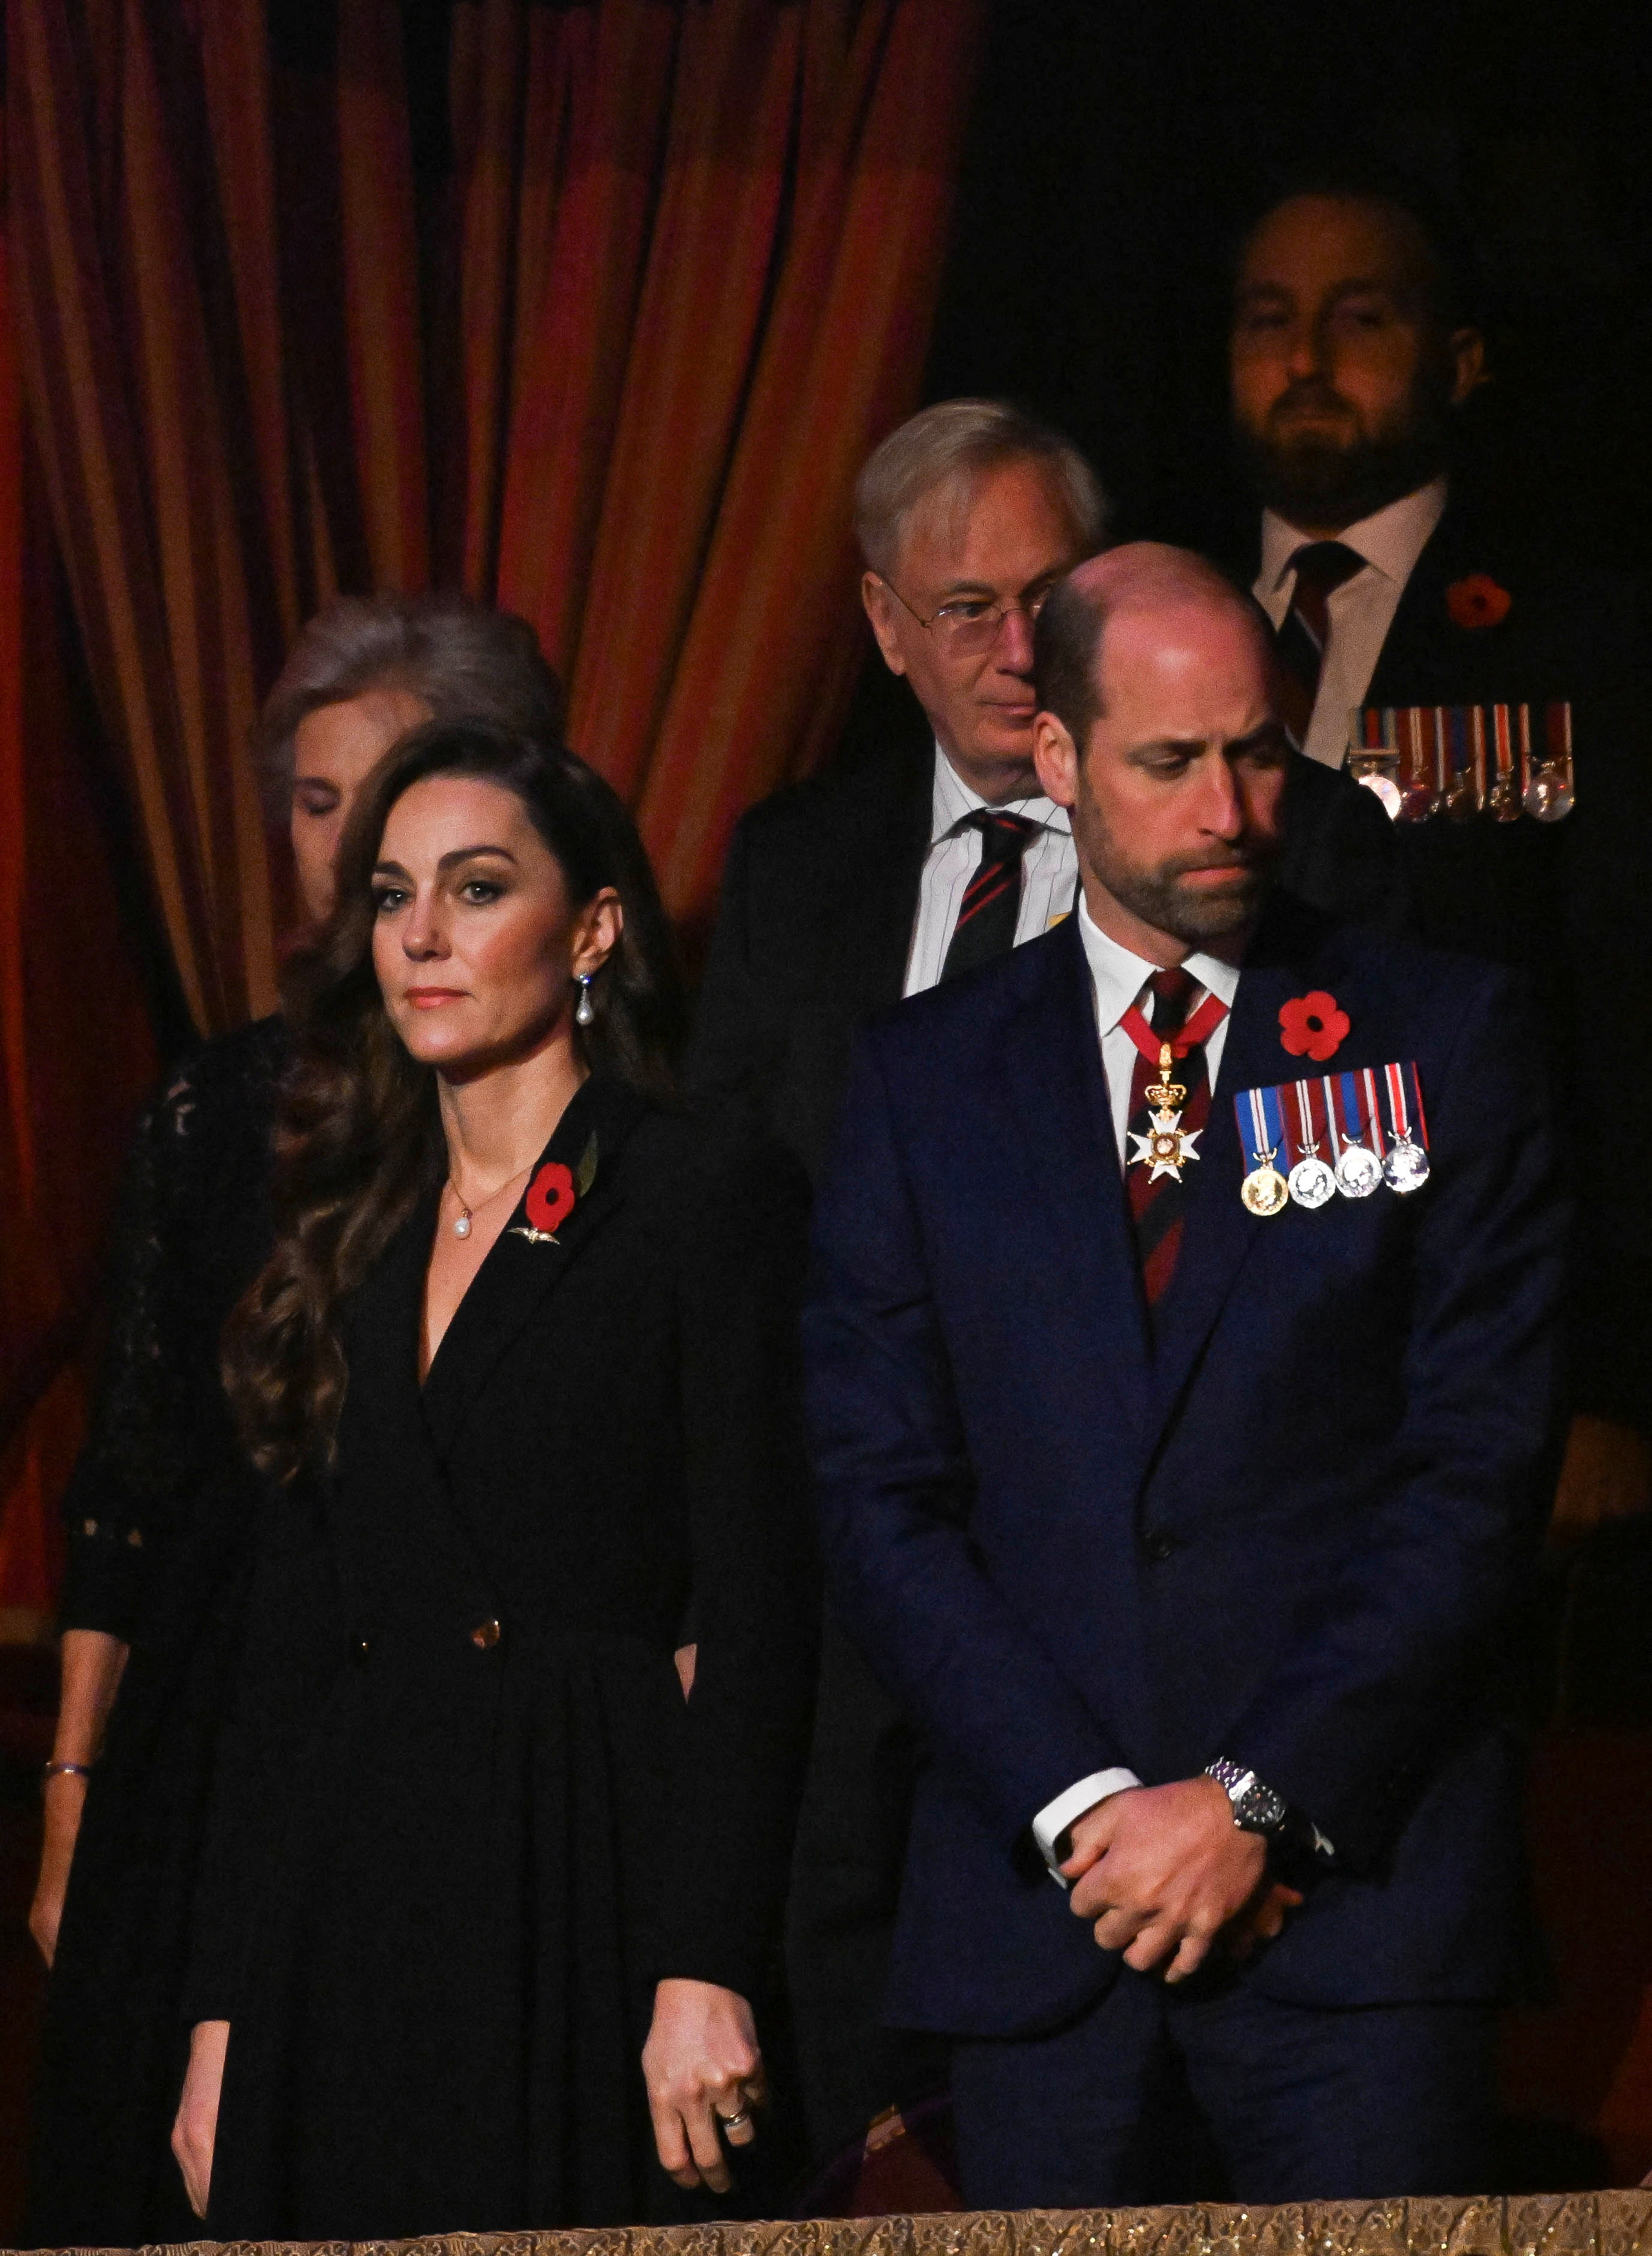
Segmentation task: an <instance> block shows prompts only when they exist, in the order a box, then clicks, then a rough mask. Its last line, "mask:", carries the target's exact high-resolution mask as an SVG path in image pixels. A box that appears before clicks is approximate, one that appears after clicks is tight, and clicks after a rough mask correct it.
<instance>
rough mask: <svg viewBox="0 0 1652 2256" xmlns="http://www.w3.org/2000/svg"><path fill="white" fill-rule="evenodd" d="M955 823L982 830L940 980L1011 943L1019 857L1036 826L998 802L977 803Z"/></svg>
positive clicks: (1018, 902)
mask: <svg viewBox="0 0 1652 2256" xmlns="http://www.w3.org/2000/svg"><path fill="white" fill-rule="evenodd" d="M958 827H959V828H960V830H962V829H966V828H968V829H972V830H979V831H980V833H981V866H980V867H979V868H978V869H977V870H976V871H975V874H974V877H973V878H971V879H970V881H969V883H968V885H967V886H966V887H965V888H964V898H963V899H962V900H961V901H960V904H959V908H958V922H957V923H956V924H955V925H954V926H953V936H952V938H951V940H950V941H948V942H947V944H946V962H944V963H943V964H942V966H941V977H942V979H943V980H946V979H956V978H957V976H958V975H959V973H960V971H973V970H974V969H975V967H976V965H977V964H980V963H990V962H992V960H993V958H994V957H995V955H1009V951H1010V949H1011V948H1013V947H1014V946H1015V944H1016V920H1018V918H1019V917H1020V914H1021V862H1022V857H1023V855H1024V854H1025V852H1026V850H1027V845H1028V842H1029V840H1030V839H1032V838H1034V837H1036V836H1037V831H1038V828H1039V826H1038V825H1037V823H1036V822H1029V821H1028V820H1027V819H1026V817H1025V816H1024V815H1022V814H1005V812H1004V811H1003V809H1002V807H977V808H976V809H975V812H974V814H967V815H966V816H965V817H964V820H963V821H962V822H960V824H959V826H958Z"/></svg>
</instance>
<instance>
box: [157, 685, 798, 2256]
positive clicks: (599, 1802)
mask: <svg viewBox="0 0 1652 2256" xmlns="http://www.w3.org/2000/svg"><path fill="white" fill-rule="evenodd" d="M289 997H290V1015H291V1018H292V1025H293V1028H294V1038H295V1041H296V1045H297V1057H296V1061H295V1065H294V1068H293V1070H292V1073H291V1075H290V1076H289V1079H288V1082H287V1084H286V1089H285V1096H284V1101H283V1107H282V1112H281V1117H280V1124H279V1128H278V1147H277V1148H278V1163H277V1171H276V1212H277V1223H278V1228H277V1243H276V1250H275V1252H274V1255H273V1256H272V1258H271V1261H270V1262H269V1264H268V1265H267V1266H266V1267H265V1269H264V1272H263V1273H262V1275H261V1276H260V1278H259V1279H258V1281H257V1284H256V1286H255V1287H253V1289H252V1291H251V1292H250V1294H248V1296H247V1298H246V1299H245V1300H244V1301H243V1303H242V1305H241V1307H240V1308H239V1310H238V1311H237V1313H236V1315H235V1319H234V1322H233V1323H232V1325H231V1328H230V1331H229V1333H228V1339H227V1346H226V1372H227V1377H228V1384H229V1388H230V1392H231V1395H232V1397H233V1399H234V1400H235V1405H236V1407H237V1410H238V1413H239V1415H240V1418H241V1421H242V1424H243V1430H244V1432H245V1434H246V1435H247V1438H248V1442H249V1443H250V1448H251V1449H252V1452H253V1455H254V1456H255V1457H256V1459H257V1462H258V1463H259V1464H260V1465H261V1466H262V1468H263V1469H264V1472H265V1474H266V1475H267V1477H268V1478H269V1479H270V1481H271V1488H272V1494H271V1502H270V1505H269V1506H268V1510H267V1528H266V1536H265V1540H264V1548H263V1553H262V1556H261V1562H260V1567H259V1572H258V1578H257V1588H256V1591H255V1597H254V1602H253V1611H252V1622H251V1627H250V1636H249V1643H248V1651H247V1654H246V1660H245V1664H244V1667H243V1677H242V1681H241V1686H240V1691H239V1696H238V1701H237V1707H236V1712H235V1717H234V1718H233V1720H232V1723H231V1725H230V1727H229V1731H228V1744H227V1748H226V1760H225V1764H224V1766H223V1770H222V1773H221V1798H220V1810H219V1822H218V1826H217V1829H216V1832H215V1836H214V1844H213V1846H212V1849H211V1851H210V1853H209V1857H208V1868H207V1881H206V1884H205V1887H204V1891H203V1907H202V1919H201V1935H200V1944H199V1949H198V1956H197V1964H196V1970H195V1977H194V1979H193V1984H192V1997H191V2001H190V2006H189V2014H190V2019H191V2020H192V2021H193V2023H194V2024H195V2027H194V2033H193V2051H192V2061H191V2068H190V2072H189V2076H188V2078H187V2080H186V2086H185V2092H184V2098H183V2104H182V2105H181V2107H180V2110H179V2120H178V2126H177V2131H176V2133H175V2138H174V2144H175V2147H176V2149H177V2152H178V2154H179V2161H180V2162H181V2163H182V2166H183V2168H184V2173H185V2178H186V2183H187V2184H188V2186H189V2189H190V2192H191V2196H192V2198H193V2200H194V2202H195V2203H196V2205H197V2207H198V2208H199V2209H200V2210H202V2212H203V2213H204V2214H206V2215H207V2218H208V2222H209V2225H210V2228H211V2230H212V2231H214V2234H215V2235H217V2236H219V2237H235V2238H242V2237H245V2238H327V2239H332V2238H386V2237H397V2236H405V2235H411V2234H418V2233H429V2232H439V2231H450V2230H453V2229H458V2228H465V2229H469V2230H510V2229H516V2228H524V2227H528V2226H546V2225H556V2224H609V2223H621V2222H625V2221H629V2220H642V2219H645V2218H648V2217H662V2216H669V2215H673V2214H675V2215H682V2214H690V2213H693V2210H692V2201H691V2200H690V2198H689V2196H690V2195H691V2193H692V2189H695V2188H697V2187H699V2188H702V2189H704V2188H709V2189H711V2190H712V2191H713V2192H714V2193H722V2192H725V2191H726V2190H727V2189H728V2183H729V2168H728V2149H733V2150H735V2152H736V2153H738V2150H739V2149H740V2148H741V2147H743V2146H745V2145H746V2144H748V2143H749V2140H751V2138H752V2136H753V2135H754V2131H755V2127H756V2126H755V2124H754V2119H753V2109H754V2107H755V2106H756V2104H758V2103H759V2101H760V2100H761V2098H762V2097H763V2060H762V2050H761V2042H760V2038H759V2033H758V2028H757V2023H756V2006H757V2005H758V2004H759V2002H760V2000H761V1996H762V1992H763V1987H764V1969H765V1966H766V1964H767V1963H768V1962H769V1960H770V1956H771V1955H772V1950H773V1946H774V1941H775V1936H776V1934H777V1921H778V1916H779V1909H780V1900H781V1895H782V1892H783V1888H784V1872H785V1865H786V1857H787V1850H788V1846H789V1840H790V1831H791V1815H792V1806H793V1799H794V1795H795V1791H796V1785H797V1776H798V1766H799V1763H800V1759H801V1754H802V1750H803V1742H804V1737H805V1731H806V1724H807V1708H808V1697H809V1683H810V1674H809V1672H810V1646H811V1642H812V1638H811V1625H812V1615H813V1603H812V1572H811V1566H810V1548H809V1542H808V1538H807V1533H806V1512H807V1505H806V1497H805V1479H804V1473H803V1463H802V1450H801V1443H800V1440H799V1429H798V1391H797V1379H796V1371H795V1361H796V1345H795V1333H796V1327H795V1322H794V1321H793V1302H794V1297H795V1294H796V1290H797V1286H798V1266H799V1242H800V1237H801V1227H802V1205H803V1196H802V1191H801V1187H800V1182H799V1179H798V1176H797V1175H796V1174H795V1172H794V1170H793V1168H792V1167H791V1163H790V1162H789V1161H788V1160H785V1159H784V1158H783V1157H782V1155H781V1154H779V1153H778V1152H777V1151H776V1150H775V1149H774V1148H773V1147H770V1146H764V1145H762V1144H759V1143H757V1142H756V1141H753V1140H750V1139H744V1138H741V1139H735V1138H733V1137H731V1136H730V1135H729V1134H728V1133H718V1132H712V1131H710V1130H707V1129H706V1128H703V1127H701V1126H699V1124H696V1123H694V1122H692V1121H691V1120H690V1119H689V1118H687V1117H685V1116H684V1115H682V1114H680V1113H678V1111H677V1110H675V1109H674V1108H673V1107H672V1106H671V1103H670V1102H669V1088H670V1074H669V1051H670V1045H671V1037H672V1035H673V1034H674V1032H675V1025H676V1018H677V1009H676V989H675V983H674V977H673V975H672V971H671V953H670V945H669V934H668V932H667V929H666V927H665V923H664V917H663V914H662V912H661V910H660V907H659V903H658V900H657V896H656V894H655V892H654V888H653V885H652V881H651V878H650V875H649V871H648V868H647V864H646V861H645V859H644V858H643V853H642V850H641V847H640V845H639V844H638V842H637V841H636V833H635V831H634V830H633V829H632V828H631V826H630V824H629V820H628V819H627V818H626V816H625V815H624V814H623V812H622V809H621V807H620V806H619V803H618V801H617V800H615V798H614V796H613V794H612V793H611V792H609V791H608V788H607V786H604V785H603V784H602V783H601V781H600V780H599V779H597V778H596V777H595V776H594V774H593V773H592V772H591V771H590V770H588V769H587V768H586V767H584V766H583V765H581V764H580V762H579V761H577V760H575V759H574V758H573V757H572V756H571V755H570V754H568V753H566V752H565V751H559V750H556V749H553V748H551V747H547V746H544V745H540V744H533V743H531V742H528V741H525V740H523V739H520V738H517V737H510V736H507V735H503V734H501V733H500V732H498V731H496V730H488V729H485V728H476V727H467V726H459V727H448V726H443V725H440V724H437V725H432V726H430V727H426V728H425V729H423V730H418V731H416V732H415V733H414V734H413V735H412V736H411V737H408V738H406V739H405V740H404V743H403V744H401V745H400V746H399V747H398V748H397V750H396V751H394V752H393V753H392V754H391V755H390V757H389V758H388V759H387V761H386V762H385V763H384V765H383V766H382V768H381V769H380V770H379V771H378V772H376V775H375V777H374V778H373V779H372V781H371V783H370V785H369V787H368V789H367V790H366V791H365V792H364V793H363V795H362V800H361V802H360V804H359V805H358V807H357V808H356V810H355V814H354V815H353V816H352V819H351V824H350V828H349V830H348V833H347V835H346V839H345V842H344V844H343V847H342V849H341V857H340V863H339V871H338V904H337V907H336V909H335V911H334V915H333V917H332V919H331V920H330V921H329V923H328V924H327V927H326V928H325V930H324V931H323V933H322V934H321V935H320V939H319V941H318V942H317V944H316V946H315V948H313V950H311V951H310V952H309V953H308V954H307V955H306V956H305V957H304V958H302V959H301V960H300V961H299V962H298V963H297V964H296V965H295V967H294V969H293V971H292V977H291V982H290V988H289ZM691 1618H692V1623H693V1638H694V1646H695V1651H694V1653H693V1655H692V1664H693V1665H692V1672H691V1671H690V1670H689V1669H687V1668H686V1667H684V1666H683V1661H684V1660H685V1659H687V1658H689V1656H682V1657H681V1658H680V1659H679V1658H678V1656H679V1653H680V1649H681V1648H682V1647H683V1646H684V1643H685V1635H686V1632H685V1623H687V1622H688V1621H689V1620H690V1619H691ZM685 1681H687V1682H688V1684H689V1686H690V1688H687V1689H686V1691H685ZM720 2118H721V2120H720ZM673 2181H674V2182H675V2183H674V2184H673ZM700 2199H701V2200H702V2202H703V2200H704V2194H703V2193H702V2194H701V2196H700ZM685 2204H686V2206H685ZM701 2213H703V2210H702V2212H701Z"/></svg>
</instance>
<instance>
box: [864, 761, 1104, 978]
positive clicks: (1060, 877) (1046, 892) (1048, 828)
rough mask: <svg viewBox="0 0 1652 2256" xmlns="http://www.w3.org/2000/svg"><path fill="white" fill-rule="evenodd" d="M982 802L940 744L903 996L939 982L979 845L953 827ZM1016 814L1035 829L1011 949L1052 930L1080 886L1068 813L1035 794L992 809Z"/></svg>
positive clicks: (971, 832)
mask: <svg viewBox="0 0 1652 2256" xmlns="http://www.w3.org/2000/svg"><path fill="white" fill-rule="evenodd" d="M986 805H987V801H986V800H984V799H983V798H982V797H981V793H979V792H976V791H972V790H971V789H970V787H969V786H968V785H967V783H966V782H965V781H964V779H963V778H962V777H961V776H960V774H959V772H958V771H957V769H956V768H954V767H953V764H952V762H951V761H950V760H949V759H948V758H947V757H946V753H945V752H944V751H942V750H941V748H940V746H939V745H938V744H937V745H936V747H935V788H934V796H933V800H932V801H931V809H932V811H931V819H930V833H929V839H930V844H929V853H928V855H927V856H926V857H925V858H924V874H923V877H922V878H920V880H919V882H918V888H917V922H916V923H915V924H914V925H913V927H912V945H911V948H910V951H909V952H908V955H907V958H906V983H905V985H904V986H903V988H902V990H901V992H902V994H903V995H921V994H922V993H923V992H924V989H925V988H926V987H934V986H938V984H939V983H940V976H941V966H942V965H943V964H944V963H945V962H946V951H947V949H948V948H949V947H950V946H951V945H952V939H953V932H954V931H955V930H956V929H957V926H958V912H959V909H960V906H962V903H963V899H964V893H965V890H966V888H967V886H968V884H969V881H970V879H971V878H973V877H974V874H975V872H976V871H977V870H978V869H979V868H980V867H981V847H982V844H983V843H984V842H983V840H982V838H981V833H980V831H979V830H977V829H974V828H969V829H967V830H960V828H959V825H960V823H961V822H963V821H965V819H966V818H967V816H969V815H971V814H974V812H975V811H976V809H977V808H978V807H985V806H986ZM994 812H995V813H996V814H1019V815H1020V816H1022V817H1023V820H1024V821H1028V822H1036V823H1037V825H1038V835H1037V837H1036V838H1030V839H1029V840H1028V841H1027V844H1026V849H1025V850H1024V852H1023V855H1022V859H1021V913H1020V914H1019V915H1018V916H1017V917H1016V947H1017V948H1019V947H1020V946H1021V943H1022V941H1023V940H1037V937H1038V934H1040V933H1041V932H1047V931H1048V930H1049V929H1050V927H1051V925H1052V924H1059V923H1060V921H1061V920H1062V918H1063V917H1064V916H1065V915H1066V914H1067V913H1068V912H1069V910H1070V909H1071V908H1072V903H1073V899H1074V896H1075V895H1076V893H1077V892H1078V886H1079V857H1078V850H1077V849H1076V848H1075V846H1074V845H1073V842H1072V824H1071V822H1069V821H1068V820H1067V810H1066V808H1065V807H1058V806H1057V805H1056V803H1055V801H1054V800H1052V799H1043V798H1040V797H1038V796H1037V795H1036V794H1035V795H1034V796H1033V797H1032V798H1030V799H1012V800H1009V801H1007V802H1006V803H1005V804H1004V805H1003V806H1002V807H996V808H995V810H994Z"/></svg>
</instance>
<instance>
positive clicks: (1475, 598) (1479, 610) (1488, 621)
mask: <svg viewBox="0 0 1652 2256" xmlns="http://www.w3.org/2000/svg"><path fill="white" fill-rule="evenodd" d="M1514 600H1515V599H1514V597H1513V596H1511V595H1510V594H1509V592H1508V589H1507V588H1500V587H1499V586H1498V584H1497V582H1496V581H1495V580H1494V579H1493V577H1492V575H1491V574H1490V573H1489V572H1471V573H1470V574H1469V575H1468V577H1467V578H1466V580H1453V581H1452V584H1451V586H1450V587H1449V588H1448V589H1446V590H1445V608H1446V610H1448V611H1449V612H1450V613H1451V615H1452V625H1453V626H1459V627H1471V628H1472V627H1500V626H1501V624H1502V623H1503V621H1504V620H1505V619H1506V618H1507V617H1508V613H1509V608H1510V606H1511V605H1512V604H1513V603H1514Z"/></svg>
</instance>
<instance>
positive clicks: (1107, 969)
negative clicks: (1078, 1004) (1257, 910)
mask: <svg viewBox="0 0 1652 2256" xmlns="http://www.w3.org/2000/svg"><path fill="white" fill-rule="evenodd" d="M1079 939H1080V940H1081V941H1083V942H1084V954H1085V961H1086V962H1087V963H1088V964H1089V967H1090V978H1091V983H1092V984H1093V986H1094V989H1095V1015H1096V1032H1097V1033H1099V1034H1100V1036H1101V1038H1102V1040H1104V1041H1105V1040H1106V1039H1107V1036H1108V1035H1109V1034H1110V1033H1112V1032H1113V1029H1114V1026H1117V1025H1118V1023H1119V1021H1120V1019H1121V1018H1122V1017H1123V1016H1124V1014H1125V1012H1127V1011H1128V1009H1129V1007H1130V1005H1131V1004H1132V1003H1134V1002H1135V1000H1136V999H1137V998H1138V997H1139V996H1140V994H1141V992H1142V988H1143V987H1145V986H1146V984H1147V983H1148V981H1149V979H1150V978H1151V977H1152V976H1153V974H1154V973H1155V972H1156V970H1158V969H1159V968H1160V967H1159V966H1158V965H1157V964H1156V963H1149V962H1148V961H1147V959H1146V957H1145V956H1141V955H1132V954H1131V952H1130V950H1129V949H1128V948H1124V947H1121V945H1120V943H1119V942H1118V941H1116V940H1111V939H1109V938H1108V936H1107V934H1106V933H1104V932H1103V931H1102V930H1101V928H1100V926H1099V925H1098V924H1096V923H1095V921H1094V920H1093V918H1092V917H1091V914H1090V911H1089V908H1088V906H1087V905H1086V902H1085V900H1084V899H1083V896H1082V895H1080V897H1079ZM1184 968H1185V969H1186V970H1187V971H1189V972H1191V973H1192V976H1193V977H1194V978H1195V979H1197V980H1198V982H1199V985H1200V986H1201V987H1205V988H1208V990H1209V991H1210V992H1211V993H1212V994H1213V995H1220V997H1221V998H1222V1000H1223V1002H1224V1003H1226V1004H1227V1007H1228V1009H1229V1010H1230V1011H1231V1010H1232V1009H1233V1007H1234V996H1235V995H1236V994H1238V992H1239V967H1238V965H1237V964H1234V963H1224V962H1223V961H1222V959H1221V957H1220V955H1204V954H1200V955H1190V956H1189V957H1188V958H1187V959H1186V962H1185V967H1184Z"/></svg>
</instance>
